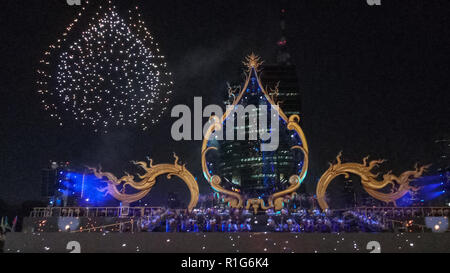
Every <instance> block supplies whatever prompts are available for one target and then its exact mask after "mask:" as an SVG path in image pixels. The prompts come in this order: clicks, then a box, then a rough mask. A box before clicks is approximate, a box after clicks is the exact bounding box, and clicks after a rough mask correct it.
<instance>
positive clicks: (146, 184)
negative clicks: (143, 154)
mask: <svg viewBox="0 0 450 273" xmlns="http://www.w3.org/2000/svg"><path fill="white" fill-rule="evenodd" d="M174 157H175V163H174V164H158V165H153V160H152V159H150V163H149V164H147V162H143V161H138V162H136V161H133V164H135V165H137V166H139V167H141V168H142V169H143V170H144V171H145V174H144V175H140V174H138V175H137V176H138V177H139V179H141V180H140V181H137V182H136V181H134V176H133V175H130V174H128V173H125V176H123V177H121V178H117V177H116V176H114V175H113V174H112V173H109V172H102V171H101V169H100V168H99V169H95V168H91V167H88V169H89V170H91V171H93V173H94V175H95V176H96V177H97V178H99V179H104V178H106V179H107V180H105V182H106V183H107V184H108V185H107V186H106V187H104V188H102V189H99V190H100V191H101V192H105V195H107V194H110V195H111V196H113V197H114V198H115V199H117V200H119V201H121V202H124V203H126V204H130V203H133V202H136V201H138V200H140V199H142V198H143V197H144V196H146V195H147V194H148V193H149V192H150V190H151V189H152V187H153V186H154V185H155V183H156V178H157V177H158V176H160V175H164V174H167V178H168V179H171V178H172V176H177V177H179V178H180V179H181V180H183V181H184V182H185V183H186V185H187V186H188V188H189V191H190V193H191V200H190V202H189V205H188V210H189V211H192V209H193V208H194V207H195V206H196V205H197V202H198V196H199V190H198V184H197V181H196V180H195V178H194V176H192V174H191V173H190V172H189V171H188V170H187V169H186V166H185V165H186V164H183V165H180V164H178V159H179V158H178V156H177V155H176V154H175V153H174ZM119 186H121V187H122V188H121V190H119V189H118V187H119ZM127 186H130V187H132V188H133V189H134V190H137V191H138V192H137V193H133V194H127V193H126V189H127Z"/></svg>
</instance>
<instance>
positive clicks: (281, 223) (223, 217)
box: [137, 208, 392, 233]
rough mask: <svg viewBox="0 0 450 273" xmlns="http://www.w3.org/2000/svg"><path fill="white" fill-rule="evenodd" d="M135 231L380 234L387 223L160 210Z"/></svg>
mask: <svg viewBox="0 0 450 273" xmlns="http://www.w3.org/2000/svg"><path fill="white" fill-rule="evenodd" d="M137 227H138V230H139V231H143V232H144V231H148V232H246V231H254V232H262V231H267V232H307V233H311V232H323V233H330V232H335V233H338V232H383V231H390V230H391V228H392V225H391V222H389V221H386V219H384V218H383V217H382V216H381V215H372V216H367V215H364V214H360V213H358V212H357V211H352V210H347V211H333V212H332V211H327V212H321V211H320V210H318V209H310V210H306V209H297V210H291V211H288V210H287V209H283V210H281V211H279V212H274V211H272V210H268V211H266V212H264V213H263V214H258V215H254V214H253V213H252V212H250V211H247V210H239V209H228V208H207V209H195V210H193V211H192V212H191V213H187V212H186V211H183V210H173V209H167V208H163V209H160V210H159V211H157V212H155V213H153V214H152V215H149V216H144V217H140V218H139V220H138V223H137Z"/></svg>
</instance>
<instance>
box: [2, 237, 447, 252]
mask: <svg viewBox="0 0 450 273" xmlns="http://www.w3.org/2000/svg"><path fill="white" fill-rule="evenodd" d="M3 251H4V252H26V253H29V252H33V253H36V252H57V253H69V252H78V251H79V252H82V253H93V252H107V253H109V252H151V253H314V252H319V253H323V252H360V253H368V252H374V251H380V252H387V253H393V252H420V253H427V252H446V253H450V233H448V232H447V233H340V234H339V233H337V234H330V233H327V234H324V233H310V234H304V233H302V234H300V233H264V232H262V233H249V232H247V233H220V232H215V233H156V232H154V233H152V232H147V233H116V232H109V233H101V232H91V233H66V232H49V233H8V234H7V236H6V240H5V245H4V249H3Z"/></svg>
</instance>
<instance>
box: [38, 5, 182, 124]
mask: <svg viewBox="0 0 450 273" xmlns="http://www.w3.org/2000/svg"><path fill="white" fill-rule="evenodd" d="M86 4H89V3H88V2H87V3H86ZM86 13H87V11H86V8H85V7H82V8H81V12H80V13H78V16H77V17H76V18H75V19H74V20H73V22H72V23H71V24H70V25H69V26H68V27H67V28H66V31H65V32H64V33H63V34H62V37H61V38H59V39H58V40H57V42H56V43H55V44H52V45H50V46H49V48H48V50H47V51H45V53H44V58H43V59H42V60H41V61H40V67H39V69H38V70H37V73H38V80H37V85H38V93H39V94H40V95H41V96H42V100H41V102H42V104H43V107H44V110H46V111H48V112H49V113H50V116H51V117H52V118H54V119H56V120H57V121H58V123H59V125H61V126H62V125H63V123H64V122H67V121H68V120H70V121H71V122H72V121H76V122H79V123H80V124H81V125H83V126H91V127H92V128H93V130H94V131H96V132H97V131H103V132H107V130H108V128H110V127H112V126H115V127H120V126H128V125H132V126H138V127H140V128H141V129H143V130H147V129H149V127H150V126H151V125H154V124H156V123H158V122H159V120H160V118H161V116H162V115H163V114H164V113H165V112H166V110H167V105H168V102H169V98H170V95H171V93H172V86H173V82H172V80H171V78H172V74H171V73H170V72H169V71H168V70H167V64H166V61H165V57H164V56H163V55H162V54H161V53H160V50H159V48H158V43H156V42H155V41H154V38H153V37H152V36H151V34H150V32H149V30H148V29H147V27H146V26H145V24H144V21H142V20H141V19H140V17H141V14H140V13H139V11H138V7H136V8H134V9H130V10H129V11H128V17H127V18H126V19H124V18H122V17H121V16H120V15H119V13H118V11H117V8H116V7H115V6H114V5H112V2H111V1H109V2H108V5H107V6H99V8H98V11H97V12H95V13H94V15H93V16H92V18H91V19H90V21H89V23H88V27H87V29H86V30H84V31H81V30H80V33H81V34H80V35H79V37H78V38H71V37H73V36H76V34H77V32H76V31H74V29H75V28H78V26H79V25H81V24H82V23H81V22H80V21H82V20H81V19H83V16H87V15H85V14H86ZM135 18H137V19H135ZM80 28H81V27H80ZM69 34H70V35H69Z"/></svg>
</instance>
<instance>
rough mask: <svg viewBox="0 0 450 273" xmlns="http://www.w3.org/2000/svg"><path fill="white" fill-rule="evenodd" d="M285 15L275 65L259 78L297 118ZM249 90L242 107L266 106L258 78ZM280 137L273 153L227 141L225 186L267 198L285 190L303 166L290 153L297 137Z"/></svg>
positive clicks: (268, 65) (223, 154)
mask: <svg viewBox="0 0 450 273" xmlns="http://www.w3.org/2000/svg"><path fill="white" fill-rule="evenodd" d="M285 14H286V11H285V10H284V9H283V10H281V38H280V39H279V41H278V42H277V48H278V52H277V58H276V62H272V63H264V64H263V65H262V66H261V67H260V68H261V72H260V74H259V77H260V79H261V84H262V87H263V88H264V89H265V90H266V91H267V93H271V94H275V93H278V95H277V96H276V95H274V96H275V97H276V98H277V100H276V101H277V102H278V103H279V105H280V107H281V109H282V110H283V112H284V113H285V114H286V115H287V116H288V117H289V116H291V115H294V114H295V115H300V113H301V99H300V97H301V96H300V90H299V83H298V78H297V72H296V67H295V65H293V64H292V62H291V58H290V54H289V53H288V50H287V39H286V37H285V33H284V32H285ZM233 87H236V86H233ZM239 87H241V86H239ZM248 87H249V88H248V90H246V94H247V93H248V95H246V96H248V98H247V99H246V100H245V101H244V103H243V102H241V101H240V102H239V104H243V106H246V105H249V104H253V105H256V106H258V105H260V104H264V95H262V94H261V86H259V85H258V82H257V80H256V75H255V76H252V77H251V82H250V84H249V86H248ZM234 99H235V97H234V94H230V95H229V97H228V100H226V104H231V103H232V102H233V101H234ZM249 117H250V115H249ZM280 120H281V119H280ZM282 123H283V122H282V120H281V122H280V126H281V127H282V126H285V125H283V124H282ZM246 124H247V126H246V132H248V131H249V130H252V128H249V126H248V124H249V122H248V120H247V121H246ZM250 127H251V126H250ZM279 136H280V144H279V147H278V149H277V150H276V151H273V152H261V151H259V144H260V143H258V142H254V141H253V142H252V141H224V142H223V143H222V144H221V148H220V150H221V151H220V154H221V155H220V162H221V163H220V166H219V170H220V171H219V173H221V175H222V176H223V177H224V183H228V185H229V186H231V187H233V188H235V189H236V190H241V191H242V192H243V193H250V195H253V196H255V195H256V196H265V195H266V193H269V192H273V191H275V190H277V191H278V190H280V189H282V188H285V187H286V186H287V184H288V180H289V177H290V175H292V174H295V173H297V172H298V169H299V168H300V167H301V164H300V165H298V162H299V158H298V155H296V153H294V152H293V151H292V150H291V149H290V147H291V146H290V144H289V143H291V141H292V140H294V139H293V138H294V136H293V135H291V134H289V133H288V131H287V130H282V129H280V134H279ZM247 137H248V136H247ZM296 162H297V163H296Z"/></svg>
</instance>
